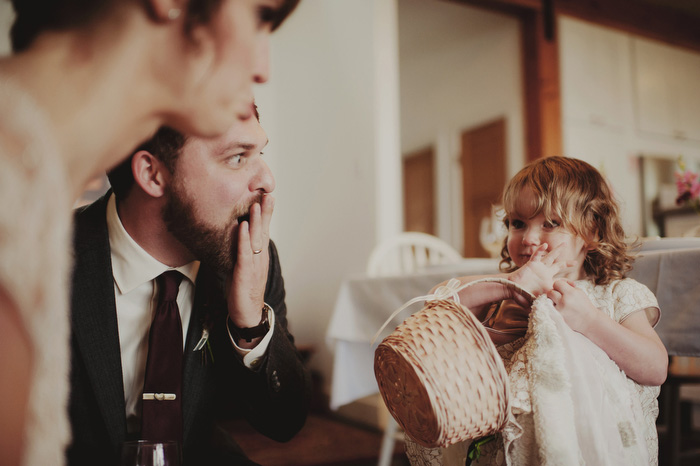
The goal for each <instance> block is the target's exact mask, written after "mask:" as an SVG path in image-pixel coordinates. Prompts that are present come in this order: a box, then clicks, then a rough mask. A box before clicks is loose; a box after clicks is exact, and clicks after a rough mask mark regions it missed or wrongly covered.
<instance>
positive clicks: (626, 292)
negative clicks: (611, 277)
mask: <svg viewBox="0 0 700 466" xmlns="http://www.w3.org/2000/svg"><path fill="white" fill-rule="evenodd" d="M613 298H614V300H615V302H614V309H615V320H616V321H618V322H620V323H622V322H624V320H625V319H626V318H627V317H629V316H630V314H632V313H634V312H637V311H644V312H645V313H646V316H647V319H649V323H650V324H651V326H652V327H653V326H655V325H656V324H657V323H658V321H659V318H660V317H661V311H660V310H659V302H658V301H657V300H656V296H654V293H652V292H651V290H650V289H649V288H647V287H646V286H645V285H643V284H641V283H639V282H638V281H636V280H633V279H631V278H626V279H624V280H620V281H619V282H618V283H617V284H616V286H615V288H614V289H613Z"/></svg>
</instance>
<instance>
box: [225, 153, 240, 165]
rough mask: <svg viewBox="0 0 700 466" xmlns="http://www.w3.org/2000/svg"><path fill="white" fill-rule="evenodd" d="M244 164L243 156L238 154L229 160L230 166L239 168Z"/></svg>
mask: <svg viewBox="0 0 700 466" xmlns="http://www.w3.org/2000/svg"><path fill="white" fill-rule="evenodd" d="M242 163H243V154H236V155H233V156H231V157H229V159H228V164H229V165H232V166H234V167H237V166H239V165H241V164H242Z"/></svg>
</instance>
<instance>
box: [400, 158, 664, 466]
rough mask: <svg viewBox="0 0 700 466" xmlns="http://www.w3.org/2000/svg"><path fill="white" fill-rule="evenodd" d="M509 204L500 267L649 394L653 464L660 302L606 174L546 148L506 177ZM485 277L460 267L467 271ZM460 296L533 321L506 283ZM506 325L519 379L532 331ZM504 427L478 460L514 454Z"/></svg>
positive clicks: (501, 339)
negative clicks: (641, 277) (544, 154)
mask: <svg viewBox="0 0 700 466" xmlns="http://www.w3.org/2000/svg"><path fill="white" fill-rule="evenodd" d="M503 204H504V207H505V211H506V218H505V223H506V226H507V228H508V236H507V238H506V241H505V244H504V247H503V250H502V251H501V257H502V261H501V269H502V270H504V272H505V273H504V274H502V275H501V276H502V277H504V278H507V279H509V280H511V281H513V282H515V283H517V284H518V285H520V286H521V287H522V288H524V289H526V290H528V291H530V292H531V293H532V294H534V295H535V296H540V295H543V294H545V295H546V296H547V297H548V298H550V299H551V300H552V303H553V305H554V308H555V309H556V310H557V311H558V312H559V313H560V314H561V316H562V317H563V320H564V321H565V322H566V324H568V326H569V327H571V329H573V330H574V331H575V332H578V333H580V334H582V335H584V336H585V337H587V338H588V339H589V340H590V341H592V342H593V343H595V345H597V346H598V347H599V348H600V349H602V350H603V351H604V352H605V353H606V354H607V356H609V358H610V359H612V361H614V362H615V363H616V364H617V366H618V367H619V368H620V369H621V370H622V371H624V373H625V374H626V376H627V377H628V379H629V384H630V385H633V390H631V393H632V397H635V396H636V397H638V398H639V401H640V402H641V411H642V416H641V418H642V419H640V424H642V425H639V426H635V428H636V429H638V431H639V432H641V433H642V435H643V436H644V440H645V441H646V447H647V451H648V457H649V462H650V464H657V462H658V452H657V447H658V439H657V433H656V426H655V421H656V417H657V415H658V403H657V400H656V398H657V396H658V394H659V386H660V385H661V384H662V383H663V382H664V380H665V378H666V373H667V364H668V356H667V353H666V349H665V347H664V345H663V343H662V342H661V340H660V339H659V337H658V335H657V334H656V332H655V331H654V329H653V328H652V327H653V326H654V325H655V324H656V323H657V322H658V320H659V316H660V311H659V308H658V303H657V301H656V298H655V297H654V296H653V294H652V293H651V291H650V290H649V289H648V288H647V287H646V286H644V285H642V284H640V283H638V282H636V281H635V280H633V279H630V278H625V274H626V273H627V272H628V271H629V269H630V268H631V264H632V262H633V258H632V257H631V256H630V255H629V253H628V251H627V245H626V243H625V236H624V231H623V228H622V226H621V223H620V218H619V212H618V206H617V204H616V202H615V200H614V199H613V195H612V193H611V191H610V188H609V187H608V185H607V183H606V181H605V180H604V179H603V177H602V176H601V175H600V173H599V172H598V171H597V170H596V169H595V168H593V167H592V166H591V165H589V164H587V163H586V162H583V161H580V160H575V159H570V158H565V157H549V158H544V159H540V160H537V161H535V162H533V163H531V164H530V165H528V166H526V167H525V168H524V169H522V170H521V171H520V172H519V173H518V174H517V175H516V176H515V177H514V178H513V179H512V180H511V181H510V182H509V183H508V184H507V186H506V188H505V191H504V195H503ZM478 278H481V277H461V278H460V281H461V282H462V283H466V282H470V281H473V280H476V279H478ZM460 300H461V302H462V304H464V305H465V306H467V307H468V308H469V309H470V310H471V311H472V312H473V313H474V314H475V315H476V316H477V317H479V318H480V319H481V320H482V321H484V319H485V318H486V317H487V314H489V315H490V312H489V310H490V309H491V305H492V304H493V303H495V302H498V303H499V304H501V309H500V311H499V314H498V315H499V318H498V321H500V322H506V323H509V324H508V325H510V326H511V327H513V326H515V327H527V323H526V321H527V318H528V314H529V312H530V308H529V306H528V305H527V304H526V303H525V302H524V300H523V298H521V297H520V296H519V295H516V294H514V292H512V291H510V290H506V289H505V288H504V287H502V286H500V285H498V284H494V285H491V284H486V283H484V284H482V286H479V287H471V288H467V289H465V290H463V291H462V292H461V293H460ZM518 322H520V323H521V324H520V325H519V324H518ZM491 323H492V324H494V323H495V324H498V322H491ZM513 323H515V324H513ZM486 325H487V326H488V325H489V323H488V322H486ZM502 330H503V332H494V333H492V338H493V340H494V343H496V344H497V345H500V346H499V347H498V350H499V353H500V354H501V356H502V357H504V362H505V366H506V369H507V370H508V372H509V373H511V377H510V378H511V380H512V379H513V374H512V371H519V370H520V371H524V370H525V368H524V366H523V365H522V364H513V361H511V360H510V358H511V356H513V354H514V353H515V352H516V351H517V349H518V348H519V347H520V346H522V345H523V341H524V338H519V339H516V340H515V341H512V340H513V338H514V337H512V336H511V337H509V334H508V330H509V329H508V328H502ZM523 333H524V331H523ZM523 333H521V334H520V335H522V334H523ZM516 338H517V337H516ZM509 340H511V341H509ZM516 375H517V374H516ZM523 377H525V378H527V374H523ZM511 389H512V387H511ZM511 391H512V390H511ZM511 395H513V394H512V393H511ZM530 427H531V426H530ZM523 428H524V429H527V428H528V425H526V424H524V425H523ZM499 437H500V436H496V439H495V440H496V441H493V442H490V443H487V444H485V445H484V447H482V450H481V451H482V456H481V459H480V460H478V461H477V462H475V464H505V458H504V455H503V442H502V441H500V442H499V439H500V438H499ZM408 451H409V458H410V459H411V462H412V464H414V465H415V464H440V463H436V462H435V452H429V451H425V450H422V449H420V448H416V446H415V445H413V444H410V445H409V448H408ZM533 454H534V453H533ZM431 457H432V458H433V459H432V460H430V459H429V458H431ZM431 461H432V462H431ZM535 463H536V462H535ZM535 463H532V464H535Z"/></svg>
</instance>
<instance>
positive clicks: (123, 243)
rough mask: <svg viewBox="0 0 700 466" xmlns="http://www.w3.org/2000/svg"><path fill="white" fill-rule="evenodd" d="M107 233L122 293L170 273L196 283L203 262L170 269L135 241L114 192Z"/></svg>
mask: <svg viewBox="0 0 700 466" xmlns="http://www.w3.org/2000/svg"><path fill="white" fill-rule="evenodd" d="M107 230H108V231H109V244H110V247H111V250H112V274H113V275H114V282H115V283H116V284H117V287H118V288H119V291H120V292H121V293H122V294H126V293H128V292H129V291H131V290H133V289H134V288H137V287H138V286H140V285H142V284H144V283H146V282H149V281H151V280H153V279H154V278H156V277H157V276H158V275H160V274H162V273H163V272H165V271H166V270H177V271H179V272H180V273H182V274H183V275H184V276H185V277H187V278H188V279H189V280H190V282H192V283H194V282H195V280H196V279H197V272H198V271H199V261H192V262H190V263H188V264H185V265H183V266H180V267H168V266H167V265H165V264H163V263H162V262H160V261H158V260H156V259H155V258H153V257H152V256H151V255H150V254H148V253H147V252H146V251H145V250H144V249H143V248H142V247H141V246H139V244H138V243H137V242H136V241H134V239H133V238H132V237H131V236H130V235H129V233H127V231H126V230H125V229H124V225H122V222H121V219H120V218H119V214H118V213H117V203H116V198H115V197H114V193H112V195H111V196H110V198H109V201H108V202H107Z"/></svg>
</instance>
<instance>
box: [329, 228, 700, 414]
mask: <svg viewBox="0 0 700 466" xmlns="http://www.w3.org/2000/svg"><path fill="white" fill-rule="evenodd" d="M699 266H700V239H695V238H694V239H688V240H685V239H668V240H666V239H661V240H657V241H651V242H645V243H644V245H643V246H642V249H641V250H640V252H639V257H638V258H637V260H636V262H635V265H634V269H633V270H632V272H631V273H630V276H631V277H632V278H635V279H636V280H638V281H640V282H641V283H644V284H645V285H647V286H648V287H649V288H650V289H651V291H652V292H654V294H656V296H657V298H658V300H659V307H660V308H661V320H660V321H659V323H658V325H657V326H656V331H657V332H658V334H659V336H660V337H661V340H662V341H663V342H664V344H665V345H666V348H667V349H668V352H669V354H671V355H679V356H700V273H698V268H699ZM497 271H498V260H497V259H465V260H464V261H462V262H459V263H457V264H451V265H449V266H438V267H433V268H429V269H426V270H424V271H422V272H420V273H416V274H412V275H404V276H396V277H366V276H357V277H350V278H348V279H346V280H344V281H343V282H342V284H341V287H340V290H339V292H338V297H337V300H336V304H335V309H334V312H333V317H332V319H331V323H330V325H329V327H328V331H327V338H328V340H329V342H331V343H332V344H333V345H334V347H335V355H334V362H333V379H332V390H331V400H330V403H331V408H332V409H337V408H338V407H340V406H342V405H345V404H347V403H350V402H352V401H355V400H357V399H360V398H363V397H365V396H368V395H372V394H374V393H377V392H378V388H377V383H376V380H375V378H374V349H375V348H376V345H377V344H378V342H380V341H381V340H382V338H384V336H386V335H388V334H389V333H390V332H391V331H392V330H393V329H394V328H395V327H396V326H397V325H399V324H400V323H401V322H402V321H403V320H404V319H405V318H406V317H407V316H408V315H410V314H411V313H413V312H416V311H418V310H420V309H421V307H422V304H420V303H416V304H414V305H413V306H411V307H410V308H409V309H406V310H404V311H403V312H402V313H400V314H399V315H398V316H396V317H395V318H394V319H393V320H392V321H391V322H389V324H388V325H387V326H386V328H385V329H384V331H383V332H382V334H380V336H379V338H377V341H376V342H375V343H374V345H371V343H370V342H371V340H372V337H373V336H374V335H375V333H376V332H377V331H378V330H379V328H380V327H381V326H382V324H383V323H384V321H385V320H386V319H387V318H388V317H389V316H390V315H391V313H392V312H393V311H394V310H396V309H398V308H399V307H401V306H402V305H403V304H404V303H406V302H407V301H409V300H411V299H412V298H415V297H417V296H422V295H426V294H427V293H428V292H429V291H430V290H431V288H433V287H434V286H435V285H436V284H438V283H440V282H442V281H445V280H447V279H449V278H452V277H457V276H465V275H482V274H491V273H496V272H497Z"/></svg>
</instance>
